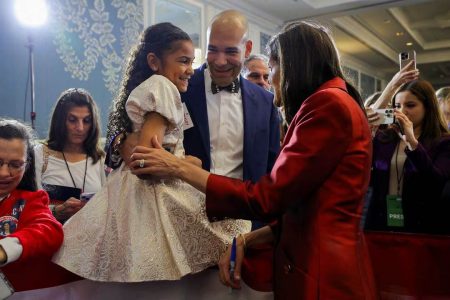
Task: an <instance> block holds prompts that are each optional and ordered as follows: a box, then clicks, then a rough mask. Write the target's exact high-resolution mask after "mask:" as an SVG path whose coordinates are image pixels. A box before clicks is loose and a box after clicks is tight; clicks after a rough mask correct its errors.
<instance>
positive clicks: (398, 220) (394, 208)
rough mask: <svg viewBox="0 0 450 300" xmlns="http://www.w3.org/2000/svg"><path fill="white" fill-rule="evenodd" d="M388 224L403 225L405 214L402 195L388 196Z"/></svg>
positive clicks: (393, 225)
mask: <svg viewBox="0 0 450 300" xmlns="http://www.w3.org/2000/svg"><path fill="white" fill-rule="evenodd" d="M386 207H387V225H388V226H392V227H403V226H404V216H403V208H402V197H401V196H398V195H387V196H386Z"/></svg>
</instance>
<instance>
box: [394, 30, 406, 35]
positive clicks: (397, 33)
mask: <svg viewBox="0 0 450 300" xmlns="http://www.w3.org/2000/svg"><path fill="white" fill-rule="evenodd" d="M395 35H396V36H402V35H404V33H403V31H397V32H396V33H395Z"/></svg>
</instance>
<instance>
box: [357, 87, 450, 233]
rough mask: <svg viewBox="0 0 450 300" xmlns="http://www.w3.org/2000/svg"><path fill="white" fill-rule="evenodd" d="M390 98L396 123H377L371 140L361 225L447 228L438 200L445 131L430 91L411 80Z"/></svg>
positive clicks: (447, 168) (447, 148)
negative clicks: (365, 207) (368, 192)
mask: <svg viewBox="0 0 450 300" xmlns="http://www.w3.org/2000/svg"><path fill="white" fill-rule="evenodd" d="M393 101H394V105H395V107H398V108H397V109H395V113H394V114H395V120H396V123H395V124H391V125H389V126H388V127H387V128H384V129H381V128H380V129H379V130H378V132H377V133H376V136H375V138H374V142H373V147H374V153H373V163H372V176H371V184H370V186H371V190H372V193H371V196H370V204H369V210H368V214H367V223H366V227H367V229H373V230H397V231H407V232H424V233H443V232H447V233H450V226H449V224H450V222H449V221H448V220H449V218H448V211H445V209H443V206H442V205H443V203H440V202H439V199H440V196H441V193H442V190H443V187H444V185H445V182H446V181H447V180H448V179H449V178H450V136H449V134H448V129H447V124H446V123H445V122H444V120H443V118H442V114H441V113H440V112H439V107H438V103H437V99H436V96H435V91H434V89H433V87H432V86H431V84H430V83H429V82H427V81H425V80H413V81H411V82H408V83H405V84H403V85H402V86H401V87H400V89H399V90H398V91H397V92H396V94H395V95H394V97H393ZM379 104H381V107H380V108H385V107H388V106H389V105H390V104H389V102H386V101H385V102H383V103H379Z"/></svg>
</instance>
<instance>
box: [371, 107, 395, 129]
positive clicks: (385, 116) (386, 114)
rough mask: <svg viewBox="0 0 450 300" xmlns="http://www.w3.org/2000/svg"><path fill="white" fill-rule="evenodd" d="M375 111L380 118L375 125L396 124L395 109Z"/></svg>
mask: <svg viewBox="0 0 450 300" xmlns="http://www.w3.org/2000/svg"><path fill="white" fill-rule="evenodd" d="M375 111H376V112H377V114H378V117H379V118H378V120H377V121H376V122H375V125H381V124H392V123H394V121H395V118H394V109H393V108H383V109H375Z"/></svg>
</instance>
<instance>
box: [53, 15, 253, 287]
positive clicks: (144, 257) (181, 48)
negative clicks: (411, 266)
mask: <svg viewBox="0 0 450 300" xmlns="http://www.w3.org/2000/svg"><path fill="white" fill-rule="evenodd" d="M193 59H194V47H193V44H192V41H191V40H190V38H189V36H188V35H187V34H186V33H185V32H184V31H182V30H181V29H179V28H177V27H175V26H173V25H172V24H170V23H160V24H156V25H153V26H150V27H149V28H147V30H145V31H144V33H143V35H142V38H141V43H140V44H139V45H137V47H136V49H135V50H134V52H133V53H132V54H131V59H130V60H129V63H128V67H127V71H126V74H125V78H124V80H123V85H122V89H121V92H120V94H119V96H118V98H117V100H116V101H115V103H114V105H113V111H112V113H111V115H110V120H109V125H108V131H109V135H110V136H114V135H116V134H117V133H120V132H124V131H127V132H139V142H138V144H139V145H145V146H150V145H151V138H152V137H153V136H155V135H157V136H158V140H162V141H163V147H164V148H166V149H167V150H168V151H170V152H172V153H174V154H175V155H177V156H180V157H184V149H183V121H184V112H183V105H182V103H181V98H180V94H179V92H184V91H186V90H187V87H188V80H189V78H190V76H191V75H192V74H193V70H192V61H193ZM186 159H188V158H186ZM190 160H191V161H192V163H195V162H196V161H198V160H196V159H193V158H191V159H190ZM249 230H250V223H249V222H248V221H242V220H237V221H234V220H233V221H232V220H227V221H222V222H215V223H210V222H209V221H208V219H207V216H206V214H205V196H204V194H202V193H200V192H198V191H197V190H196V189H194V188H192V187H191V186H190V185H188V184H185V183H183V182H181V181H179V180H168V179H166V180H164V179H157V178H142V179H141V178H138V177H136V176H134V175H133V174H131V172H130V169H129V168H128V167H127V165H126V164H125V163H122V165H121V166H120V167H119V168H118V169H116V170H115V171H113V172H112V173H111V174H110V175H109V177H108V181H107V184H106V186H104V187H103V188H102V190H101V191H99V192H98V193H97V194H96V195H95V196H94V197H93V198H92V199H91V200H90V201H89V202H88V203H87V204H86V205H85V207H84V208H83V209H82V210H80V211H79V212H78V213H77V214H76V215H74V216H73V217H72V218H71V219H70V220H69V221H68V222H67V223H66V224H65V225H64V243H63V245H62V247H61V249H60V251H59V252H58V253H57V254H56V255H55V257H54V262H56V263H57V264H59V265H61V266H62V267H64V268H66V269H68V270H69V271H71V272H73V273H76V274H78V275H80V276H82V277H84V278H88V279H91V280H96V281H116V282H140V281H155V280H177V279H180V278H181V277H182V276H184V275H186V274H190V273H197V272H200V271H202V270H204V269H206V268H208V267H210V266H212V265H215V264H216V263H217V261H218V260H219V256H220V255H221V254H222V253H223V252H224V251H225V249H226V246H227V244H229V243H230V242H231V240H232V238H233V237H234V236H236V235H238V234H240V233H244V232H247V231H249Z"/></svg>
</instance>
